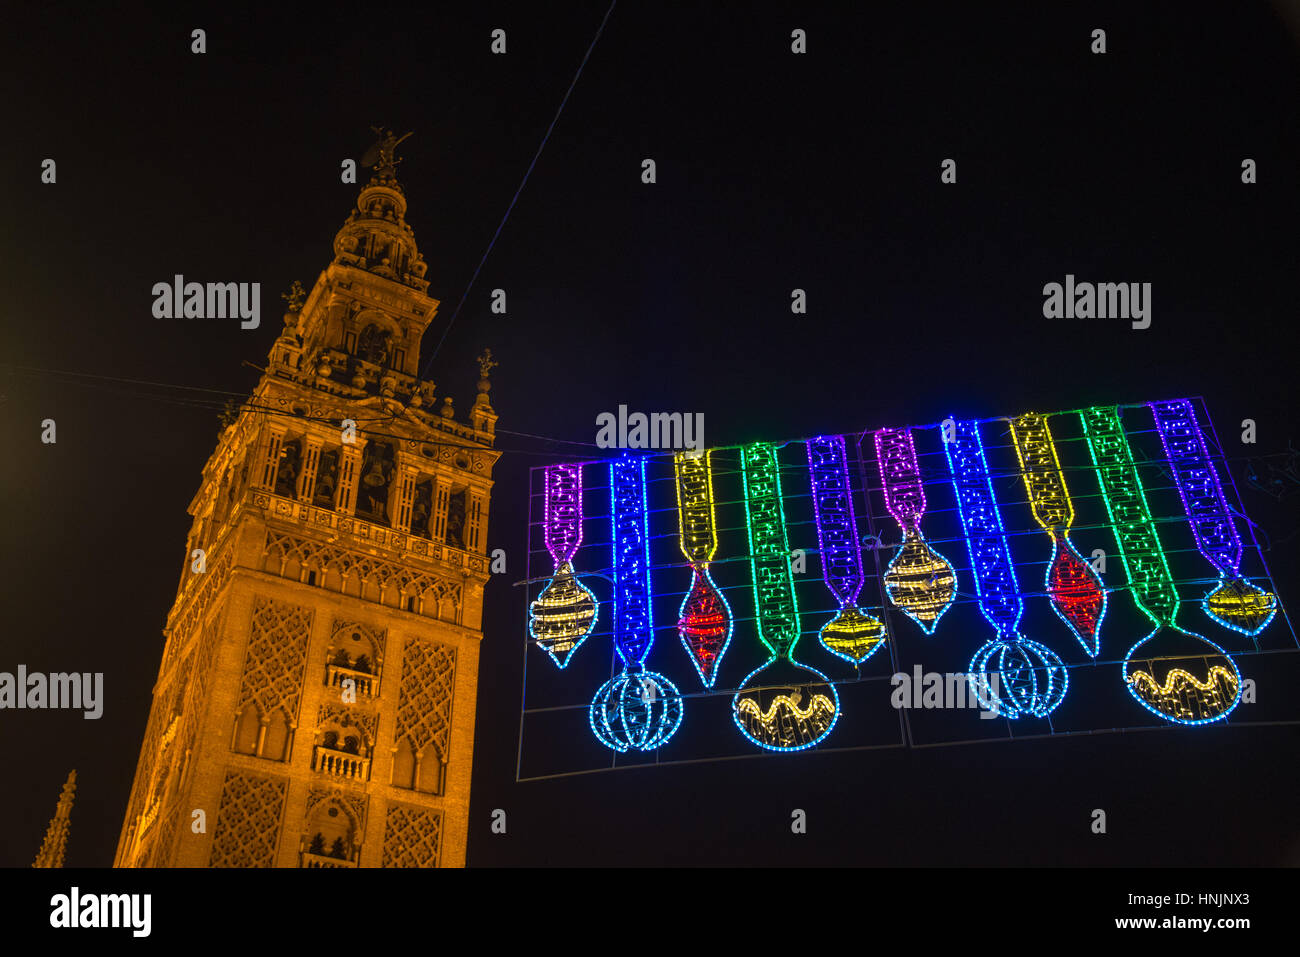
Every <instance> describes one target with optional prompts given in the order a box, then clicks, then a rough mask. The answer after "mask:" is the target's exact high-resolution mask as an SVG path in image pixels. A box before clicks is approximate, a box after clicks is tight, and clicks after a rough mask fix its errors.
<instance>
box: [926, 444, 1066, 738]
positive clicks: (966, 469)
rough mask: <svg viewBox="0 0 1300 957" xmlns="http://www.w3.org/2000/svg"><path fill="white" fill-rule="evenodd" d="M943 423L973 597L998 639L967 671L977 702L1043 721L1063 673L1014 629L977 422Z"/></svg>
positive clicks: (1010, 581)
mask: <svg viewBox="0 0 1300 957" xmlns="http://www.w3.org/2000/svg"><path fill="white" fill-rule="evenodd" d="M948 421H949V422H951V428H952V432H951V435H945V437H944V438H945V441H944V451H945V452H946V453H947V456H948V467H949V468H950V470H951V471H952V484H953V489H954V490H955V491H956V493H957V511H958V513H959V514H960V516H961V524H962V528H963V530H964V531H965V534H966V548H967V550H968V552H969V553H970V563H971V572H972V574H973V575H974V577H975V594H976V595H977V596H978V597H979V606H980V614H982V615H983V616H984V617H985V619H987V620H988V622H989V624H991V625H992V626H993V627H994V629H995V630H996V631H997V637H996V638H994V639H993V640H992V641H990V642H987V643H986V644H984V645H983V646H982V647H980V649H979V650H978V651H976V652H975V656H974V657H973V658H972V659H971V663H970V668H969V674H970V676H971V678H972V679H973V680H974V681H975V683H976V686H977V688H978V691H979V697H980V700H981V701H988V702H990V704H991V706H992V707H993V710H995V711H996V712H997V713H998V714H1001V715H1003V716H1005V717H1007V718H1021V717H1026V716H1033V717H1035V718H1043V717H1046V716H1047V715H1049V714H1051V713H1052V711H1054V710H1055V709H1056V707H1057V706H1058V705H1059V704H1060V703H1061V701H1062V700H1064V698H1065V692H1066V689H1067V687H1068V685H1069V677H1068V673H1067V672H1066V670H1065V664H1064V662H1062V661H1061V659H1060V658H1058V657H1057V656H1056V653H1055V652H1053V651H1051V650H1050V649H1048V648H1047V647H1046V646H1044V645H1042V644H1040V643H1039V642H1037V641H1031V640H1030V639H1028V638H1025V637H1024V636H1022V635H1021V634H1020V632H1019V630H1018V629H1019V627H1020V618H1021V615H1023V614H1024V602H1023V601H1022V600H1021V597H1020V589H1019V587H1018V586H1017V585H1016V573H1015V566H1014V565H1013V564H1012V561H1011V549H1010V546H1009V545H1008V543H1007V533H1006V530H1005V529H1004V528H1003V526H1002V516H1001V515H1000V514H999V512H998V505H997V501H996V499H995V498H994V495H993V483H992V481H991V479H990V476H989V466H988V461H987V459H986V458H985V456H984V442H983V440H982V439H981V438H980V433H979V424H978V423H976V422H974V421H961V422H959V421H955V420H948ZM990 666H992V667H993V669H994V670H995V671H996V672H997V675H998V686H997V687H993V686H992V685H991V684H990V682H989V674H990V671H989V668H990Z"/></svg>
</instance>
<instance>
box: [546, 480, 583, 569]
mask: <svg viewBox="0 0 1300 957" xmlns="http://www.w3.org/2000/svg"><path fill="white" fill-rule="evenodd" d="M544 526H545V536H546V550H547V551H548V552H550V553H551V558H552V560H553V561H554V562H555V567H556V568H559V567H560V566H561V565H563V564H564V563H565V562H569V561H572V560H573V556H574V555H575V554H577V551H578V546H579V545H581V544H582V466H581V465H552V466H549V467H547V469H546V489H545V522H544Z"/></svg>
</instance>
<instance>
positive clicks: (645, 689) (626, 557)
mask: <svg viewBox="0 0 1300 957" xmlns="http://www.w3.org/2000/svg"><path fill="white" fill-rule="evenodd" d="M609 495H610V520H611V524H612V526H613V528H612V536H611V541H612V544H613V571H614V650H615V651H616V652H617V653H618V657H619V659H620V660H621V661H622V662H623V672H622V673H621V674H618V675H615V676H614V677H613V678H611V679H610V680H609V681H607V682H605V684H603V685H601V687H600V688H599V689H598V690H597V691H596V694H595V697H594V698H592V701H591V708H590V710H589V712H588V716H589V721H590V724H591V730H592V733H593V734H595V736H596V739H597V740H598V741H600V743H601V744H603V745H605V746H606V747H607V748H610V749H611V750H614V751H619V752H624V751H628V750H631V749H635V750H638V751H653V750H655V749H656V748H658V747H660V746H662V745H663V744H664V743H665V742H667V741H668V739H669V738H671V737H672V736H673V735H674V734H675V733H676V731H677V729H678V727H680V726H681V723H682V714H683V710H684V708H683V703H682V695H681V692H680V691H678V690H677V687H676V686H675V685H674V684H673V683H672V682H671V681H669V680H668V679H667V678H665V677H664V676H663V675H661V674H657V673H656V672H653V671H648V670H646V668H645V660H646V657H647V656H648V655H649V654H650V649H651V648H652V647H653V646H654V619H653V614H652V611H653V603H652V601H651V593H650V549H649V534H648V527H647V521H648V515H647V509H646V482H645V459H644V458H642V457H637V456H632V455H624V456H623V457H622V458H618V459H615V460H614V461H612V462H611V463H610V465H609Z"/></svg>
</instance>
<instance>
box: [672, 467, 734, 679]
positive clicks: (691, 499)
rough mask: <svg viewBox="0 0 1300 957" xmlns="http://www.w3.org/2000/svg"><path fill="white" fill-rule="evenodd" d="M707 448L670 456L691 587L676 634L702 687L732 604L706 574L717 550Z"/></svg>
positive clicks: (724, 642)
mask: <svg viewBox="0 0 1300 957" xmlns="http://www.w3.org/2000/svg"><path fill="white" fill-rule="evenodd" d="M712 454H713V453H712V452H678V453H677V454H676V455H675V456H673V467H674V470H675V472H676V476H677V525H678V536H679V545H680V547H681V550H682V554H683V555H684V556H686V560H687V561H688V562H690V563H691V587H690V589H689V590H688V591H687V593H686V597H685V598H684V599H683V600H682V607H681V610H680V611H679V612H678V617H677V633H678V635H679V636H680V637H681V639H682V645H683V646H685V648H686V652H687V654H689V655H690V656H691V663H692V664H694V665H695V670H696V672H698V673H699V676H700V681H702V682H703V683H704V687H706V688H712V687H713V682H714V681H715V680H716V679H717V676H718V673H717V668H718V662H719V661H721V660H722V656H723V655H724V654H726V651H727V646H728V645H729V644H730V643H731V630H732V618H731V606H730V605H728V604H727V599H726V598H724V597H723V595H722V592H721V591H719V590H718V586H717V585H715V584H714V583H713V578H712V577H711V576H710V575H709V562H711V561H712V560H713V556H714V555H715V554H716V553H717V551H718V530H717V522H716V518H715V515H714V510H713V462H712V458H711V456H712Z"/></svg>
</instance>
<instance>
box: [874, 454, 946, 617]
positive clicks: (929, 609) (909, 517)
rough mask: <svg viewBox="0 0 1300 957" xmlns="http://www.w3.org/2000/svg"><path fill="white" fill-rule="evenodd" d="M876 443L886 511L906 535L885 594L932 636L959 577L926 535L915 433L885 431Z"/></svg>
mask: <svg viewBox="0 0 1300 957" xmlns="http://www.w3.org/2000/svg"><path fill="white" fill-rule="evenodd" d="M875 441H876V462H877V465H878V466H879V468H880V484H881V487H882V488H883V489H884V493H885V508H887V509H888V510H889V514H890V515H892V516H893V517H894V520H895V521H896V522H898V527H899V528H900V529H901V530H902V532H903V542H902V545H901V546H900V547H899V549H898V552H897V553H895V555H894V558H893V560H892V561H891V562H890V563H889V567H888V568H887V569H886V570H885V575H884V581H885V592H886V593H887V594H888V595H889V600H890V601H891V602H893V603H894V604H895V605H896V606H897V607H898V608H900V609H902V611H903V613H904V614H906V615H907V616H908V617H909V618H911V619H912V620H913V621H915V622H916V623H917V624H918V625H920V626H921V629H922V630H923V631H924V632H925V633H926V634H927V635H929V634H933V633H934V629H935V626H936V625H937V624H938V623H939V619H940V618H942V617H943V613H944V612H945V611H947V610H948V608H949V607H950V606H951V605H952V600H953V596H954V595H956V593H957V576H956V574H955V573H954V572H953V570H952V565H950V564H949V563H948V559H946V558H944V557H943V556H942V555H940V554H939V553H938V552H936V551H935V550H934V549H933V548H931V547H930V545H929V544H928V543H927V542H926V540H925V537H924V536H923V535H922V534H921V518H922V516H923V515H925V489H924V488H923V487H922V485H921V468H920V466H919V465H918V464H917V461H916V446H915V444H914V442H913V440H912V430H911V429H881V430H880V431H878V432H876V433H875Z"/></svg>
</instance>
